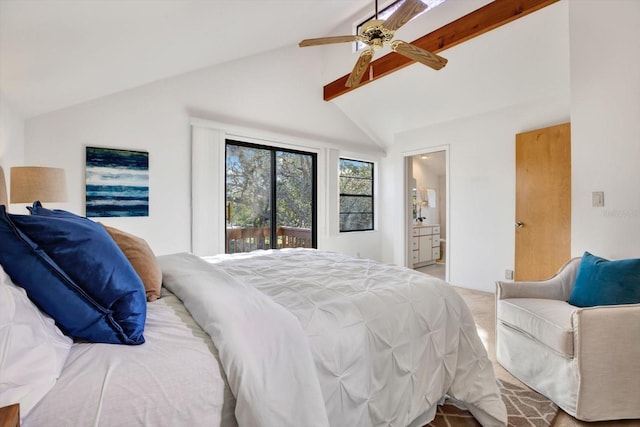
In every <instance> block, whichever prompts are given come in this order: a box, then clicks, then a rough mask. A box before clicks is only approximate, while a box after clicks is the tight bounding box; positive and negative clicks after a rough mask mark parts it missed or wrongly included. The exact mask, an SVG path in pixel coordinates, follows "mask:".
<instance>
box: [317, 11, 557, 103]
mask: <svg viewBox="0 0 640 427" xmlns="http://www.w3.org/2000/svg"><path fill="white" fill-rule="evenodd" d="M557 1H559V0H495V1H493V2H491V3H488V4H487V5H485V6H483V7H481V8H479V9H476V10H474V11H473V12H471V13H469V14H467V15H465V16H463V17H461V18H459V19H457V20H455V21H453V22H451V23H449V24H447V25H445V26H443V27H440V28H438V29H437V30H435V31H433V32H431V33H429V34H427V35H425V36H422V37H420V38H419V39H417V40H414V41H413V42H411V43H412V44H414V45H416V46H418V47H421V48H422V49H426V50H428V51H430V52H433V53H438V52H441V51H443V50H445V49H448V48H450V47H453V46H455V45H457V44H460V43H463V42H465V41H467V40H471V39H472V38H474V37H477V36H479V35H482V34H484V33H486V32H488V31H491V30H493V29H494V28H498V27H500V26H501V25H504V24H508V23H509V22H512V21H514V20H516V19H518V18H522V17H523V16H526V15H528V14H530V13H532V12H535V11H536V10H539V9H542V8H543V7H545V6H548V5H550V4H553V3H555V2H557ZM414 62H415V61H414V60H412V59H409V58H407V57H406V56H402V55H400V54H397V53H395V52H391V53H388V54H387V55H384V56H382V57H380V58H379V59H376V60H375V61H372V62H371V65H370V66H369V69H367V71H365V73H364V75H365V77H364V79H363V80H362V82H361V83H360V85H359V86H356V87H346V86H345V83H346V82H347V79H348V78H349V74H346V75H344V76H342V77H340V78H339V79H337V80H334V81H333V82H331V83H328V84H327V85H326V86H324V100H325V101H330V100H332V99H334V98H337V97H338V96H340V95H343V94H345V93H347V92H350V91H352V90H354V89H357V88H358V87H360V86H363V85H365V84H367V83H371V82H372V81H374V80H377V79H379V78H381V77H384V76H386V75H387V74H391V73H393V72H394V71H397V70H400V69H402V68H404V67H406V66H407V65H411V64H413V63H414ZM371 67H373V71H371V69H370V68H371ZM445 70H446V67H445Z"/></svg>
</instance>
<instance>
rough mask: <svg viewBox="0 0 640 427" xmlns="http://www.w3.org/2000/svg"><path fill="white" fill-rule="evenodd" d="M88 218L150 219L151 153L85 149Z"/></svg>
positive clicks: (111, 149)
mask: <svg viewBox="0 0 640 427" xmlns="http://www.w3.org/2000/svg"><path fill="white" fill-rule="evenodd" d="M85 215H86V216H87V218H105V217H148V216H149V152H148V151H140V150H130V149H120V148H107V147H95V146H86V147H85Z"/></svg>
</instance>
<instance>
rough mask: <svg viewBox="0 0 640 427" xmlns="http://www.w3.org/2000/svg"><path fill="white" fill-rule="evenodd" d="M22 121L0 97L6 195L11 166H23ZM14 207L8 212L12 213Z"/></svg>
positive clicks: (1, 157) (1, 163) (0, 149)
mask: <svg viewBox="0 0 640 427" xmlns="http://www.w3.org/2000/svg"><path fill="white" fill-rule="evenodd" d="M24 139H25V138H24V119H23V118H22V117H21V116H20V115H19V114H17V113H16V112H15V110H14V109H13V108H12V107H11V105H9V102H8V101H7V100H6V99H5V98H4V97H3V96H2V95H0V166H2V168H3V169H4V174H5V179H6V181H7V195H8V193H9V186H10V180H11V177H10V169H11V167H12V166H22V165H24V152H25V141H24ZM13 208H15V207H14V206H10V207H9V210H10V211H14V209H13Z"/></svg>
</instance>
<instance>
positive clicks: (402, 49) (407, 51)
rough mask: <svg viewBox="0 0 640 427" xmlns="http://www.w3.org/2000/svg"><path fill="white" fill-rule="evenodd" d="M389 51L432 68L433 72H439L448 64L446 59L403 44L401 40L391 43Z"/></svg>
mask: <svg viewBox="0 0 640 427" xmlns="http://www.w3.org/2000/svg"><path fill="white" fill-rule="evenodd" d="M391 49H392V50H393V51H394V52H398V53H399V54H400V55H404V56H406V57H407V58H411V59H413V60H414V61H418V62H420V63H422V64H424V65H426V66H427V67H431V68H433V69H434V70H439V69H440V68H442V67H444V66H445V65H447V62H448V61H447V59H446V58H443V57H442V56H439V55H436V54H435V53H431V52H429V51H428V50H424V49H421V48H419V47H418V46H414V45H412V44H410V43H406V42H403V41H402V40H396V41H394V42H392V43H391Z"/></svg>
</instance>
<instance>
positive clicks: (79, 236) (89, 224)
mask: <svg viewBox="0 0 640 427" xmlns="http://www.w3.org/2000/svg"><path fill="white" fill-rule="evenodd" d="M38 205H39V204H38ZM38 205H36V204H34V208H39V209H44V208H42V207H41V206H39V207H38ZM51 212H54V211H48V213H51ZM62 212H64V211H62ZM62 212H60V213H54V214H53V215H47V214H45V215H38V214H33V213H34V212H33V210H32V215H12V214H8V213H7V212H6V210H5V208H4V206H1V207H0V239H1V240H2V245H0V263H1V264H2V266H3V267H4V269H5V271H6V272H7V273H8V274H9V276H11V278H12V280H13V281H14V282H15V283H16V284H18V285H20V286H21V287H23V288H25V290H26V291H27V295H28V296H29V298H31V300H32V301H34V302H35V303H36V304H37V305H38V306H39V307H40V309H41V310H43V311H44V312H46V313H47V314H49V315H50V316H51V317H53V318H54V319H55V320H56V322H57V323H58V324H59V326H60V327H61V329H63V330H64V331H65V332H66V333H67V334H69V335H71V336H72V337H74V338H78V339H82V340H86V341H90V342H104V343H118V344H142V343H143V342H144V337H143V331H144V324H145V320H146V308H147V306H146V295H145V290H144V286H143V284H142V281H141V280H140V277H139V276H138V275H137V273H136V272H135V270H134V269H133V267H132V266H131V264H130V263H129V261H128V260H127V258H126V257H125V256H124V254H123V253H122V251H121V250H120V248H118V246H117V245H116V243H115V242H114V241H113V239H112V238H111V236H109V234H108V233H107V232H106V231H105V230H104V228H103V227H102V226H100V224H98V223H95V222H93V221H91V220H89V219H86V218H83V217H80V216H77V215H74V214H72V213H70V212H64V213H62Z"/></svg>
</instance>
